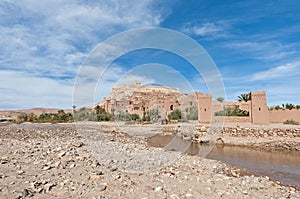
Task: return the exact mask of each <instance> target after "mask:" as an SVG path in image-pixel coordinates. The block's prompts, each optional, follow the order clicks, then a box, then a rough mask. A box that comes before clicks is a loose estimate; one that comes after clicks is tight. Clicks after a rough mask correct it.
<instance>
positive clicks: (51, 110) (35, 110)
mask: <svg viewBox="0 0 300 199" xmlns="http://www.w3.org/2000/svg"><path fill="white" fill-rule="evenodd" d="M59 110H62V109H57V108H32V109H24V110H3V111H1V110H0V117H15V116H16V115H18V114H19V113H34V114H36V115H40V114H42V113H57V112H58V111H59ZM63 110H64V111H65V112H66V113H72V110H71V109H63Z"/></svg>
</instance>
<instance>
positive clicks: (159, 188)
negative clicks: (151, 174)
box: [154, 186, 163, 191]
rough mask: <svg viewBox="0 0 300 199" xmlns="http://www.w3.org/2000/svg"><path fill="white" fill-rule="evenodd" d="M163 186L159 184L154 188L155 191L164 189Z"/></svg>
mask: <svg viewBox="0 0 300 199" xmlns="http://www.w3.org/2000/svg"><path fill="white" fill-rule="evenodd" d="M162 190H163V187H162V186H157V187H155V188H154V191H162Z"/></svg>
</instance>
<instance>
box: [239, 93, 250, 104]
mask: <svg viewBox="0 0 300 199" xmlns="http://www.w3.org/2000/svg"><path fill="white" fill-rule="evenodd" d="M249 100H251V95H250V93H243V94H241V95H240V96H238V101H239V102H242V101H244V102H247V101H249Z"/></svg>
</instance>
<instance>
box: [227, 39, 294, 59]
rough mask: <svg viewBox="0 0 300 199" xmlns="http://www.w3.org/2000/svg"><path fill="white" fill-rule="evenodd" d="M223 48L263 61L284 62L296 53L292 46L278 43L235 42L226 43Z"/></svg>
mask: <svg viewBox="0 0 300 199" xmlns="http://www.w3.org/2000/svg"><path fill="white" fill-rule="evenodd" d="M222 46H224V47H226V48H230V49H234V50H235V51H237V52H238V53H240V54H248V57H251V58H253V59H257V60H263V61H277V60H282V59H284V58H287V57H288V56H290V55H292V54H294V53H296V51H295V50H293V49H292V47H291V46H290V45H283V44H281V43H280V42H278V41H234V42H226V43H225V44H223V45H222Z"/></svg>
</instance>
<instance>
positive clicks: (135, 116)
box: [130, 113, 140, 121]
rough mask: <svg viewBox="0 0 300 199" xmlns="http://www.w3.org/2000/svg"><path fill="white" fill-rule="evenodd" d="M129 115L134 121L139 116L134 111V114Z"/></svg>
mask: <svg viewBox="0 0 300 199" xmlns="http://www.w3.org/2000/svg"><path fill="white" fill-rule="evenodd" d="M130 117H131V119H132V120H134V121H136V120H138V119H140V116H139V115H138V114H135V113H134V114H131V115H130Z"/></svg>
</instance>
